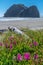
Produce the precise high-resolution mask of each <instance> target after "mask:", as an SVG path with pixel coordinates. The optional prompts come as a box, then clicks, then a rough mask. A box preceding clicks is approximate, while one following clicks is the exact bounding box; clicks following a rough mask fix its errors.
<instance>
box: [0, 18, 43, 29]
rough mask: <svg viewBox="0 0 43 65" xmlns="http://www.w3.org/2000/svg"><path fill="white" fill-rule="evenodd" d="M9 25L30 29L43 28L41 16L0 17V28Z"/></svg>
mask: <svg viewBox="0 0 43 65" xmlns="http://www.w3.org/2000/svg"><path fill="white" fill-rule="evenodd" d="M9 26H14V27H17V28H29V29H32V30H36V29H43V18H0V30H1V29H8V27H9Z"/></svg>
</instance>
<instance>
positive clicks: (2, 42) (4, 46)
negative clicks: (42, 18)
mask: <svg viewBox="0 0 43 65" xmlns="http://www.w3.org/2000/svg"><path fill="white" fill-rule="evenodd" d="M21 30H22V31H23V32H24V33H25V34H27V35H28V36H29V38H28V39H27V38H25V36H24V35H21V34H17V33H15V32H12V31H8V32H7V33H3V34H0V65H43V30H34V31H32V30H29V29H21ZM1 36H2V37H1ZM24 54H25V57H24ZM29 54H30V55H29ZM18 55H19V57H18ZM29 58H30V59H29ZM21 59H22V60H21Z"/></svg>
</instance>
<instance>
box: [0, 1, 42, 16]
mask: <svg viewBox="0 0 43 65" xmlns="http://www.w3.org/2000/svg"><path fill="white" fill-rule="evenodd" d="M13 4H24V5H25V6H28V7H30V6H32V5H36V6H37V8H38V10H39V12H40V16H41V17H43V0H0V17H2V16H4V13H5V12H6V11H7V9H8V8H9V7H10V6H12V5H13Z"/></svg>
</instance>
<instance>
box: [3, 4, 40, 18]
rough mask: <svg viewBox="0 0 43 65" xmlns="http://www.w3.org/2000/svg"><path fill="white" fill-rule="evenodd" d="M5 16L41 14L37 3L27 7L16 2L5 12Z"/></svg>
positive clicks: (34, 15) (33, 15)
mask: <svg viewBox="0 0 43 65" xmlns="http://www.w3.org/2000/svg"><path fill="white" fill-rule="evenodd" d="M4 17H40V14H39V11H38V8H37V7H36V6H35V5H33V6H30V7H26V6H25V5H23V4H14V5H12V6H11V7H10V8H9V9H8V10H7V11H6V12H5V14H4Z"/></svg>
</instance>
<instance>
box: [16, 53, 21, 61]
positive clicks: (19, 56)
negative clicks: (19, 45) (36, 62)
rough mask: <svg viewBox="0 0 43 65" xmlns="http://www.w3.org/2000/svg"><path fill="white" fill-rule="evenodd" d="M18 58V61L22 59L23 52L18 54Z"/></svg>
mask: <svg viewBox="0 0 43 65" xmlns="http://www.w3.org/2000/svg"><path fill="white" fill-rule="evenodd" d="M17 60H18V61H22V56H21V54H19V53H18V54H17Z"/></svg>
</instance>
